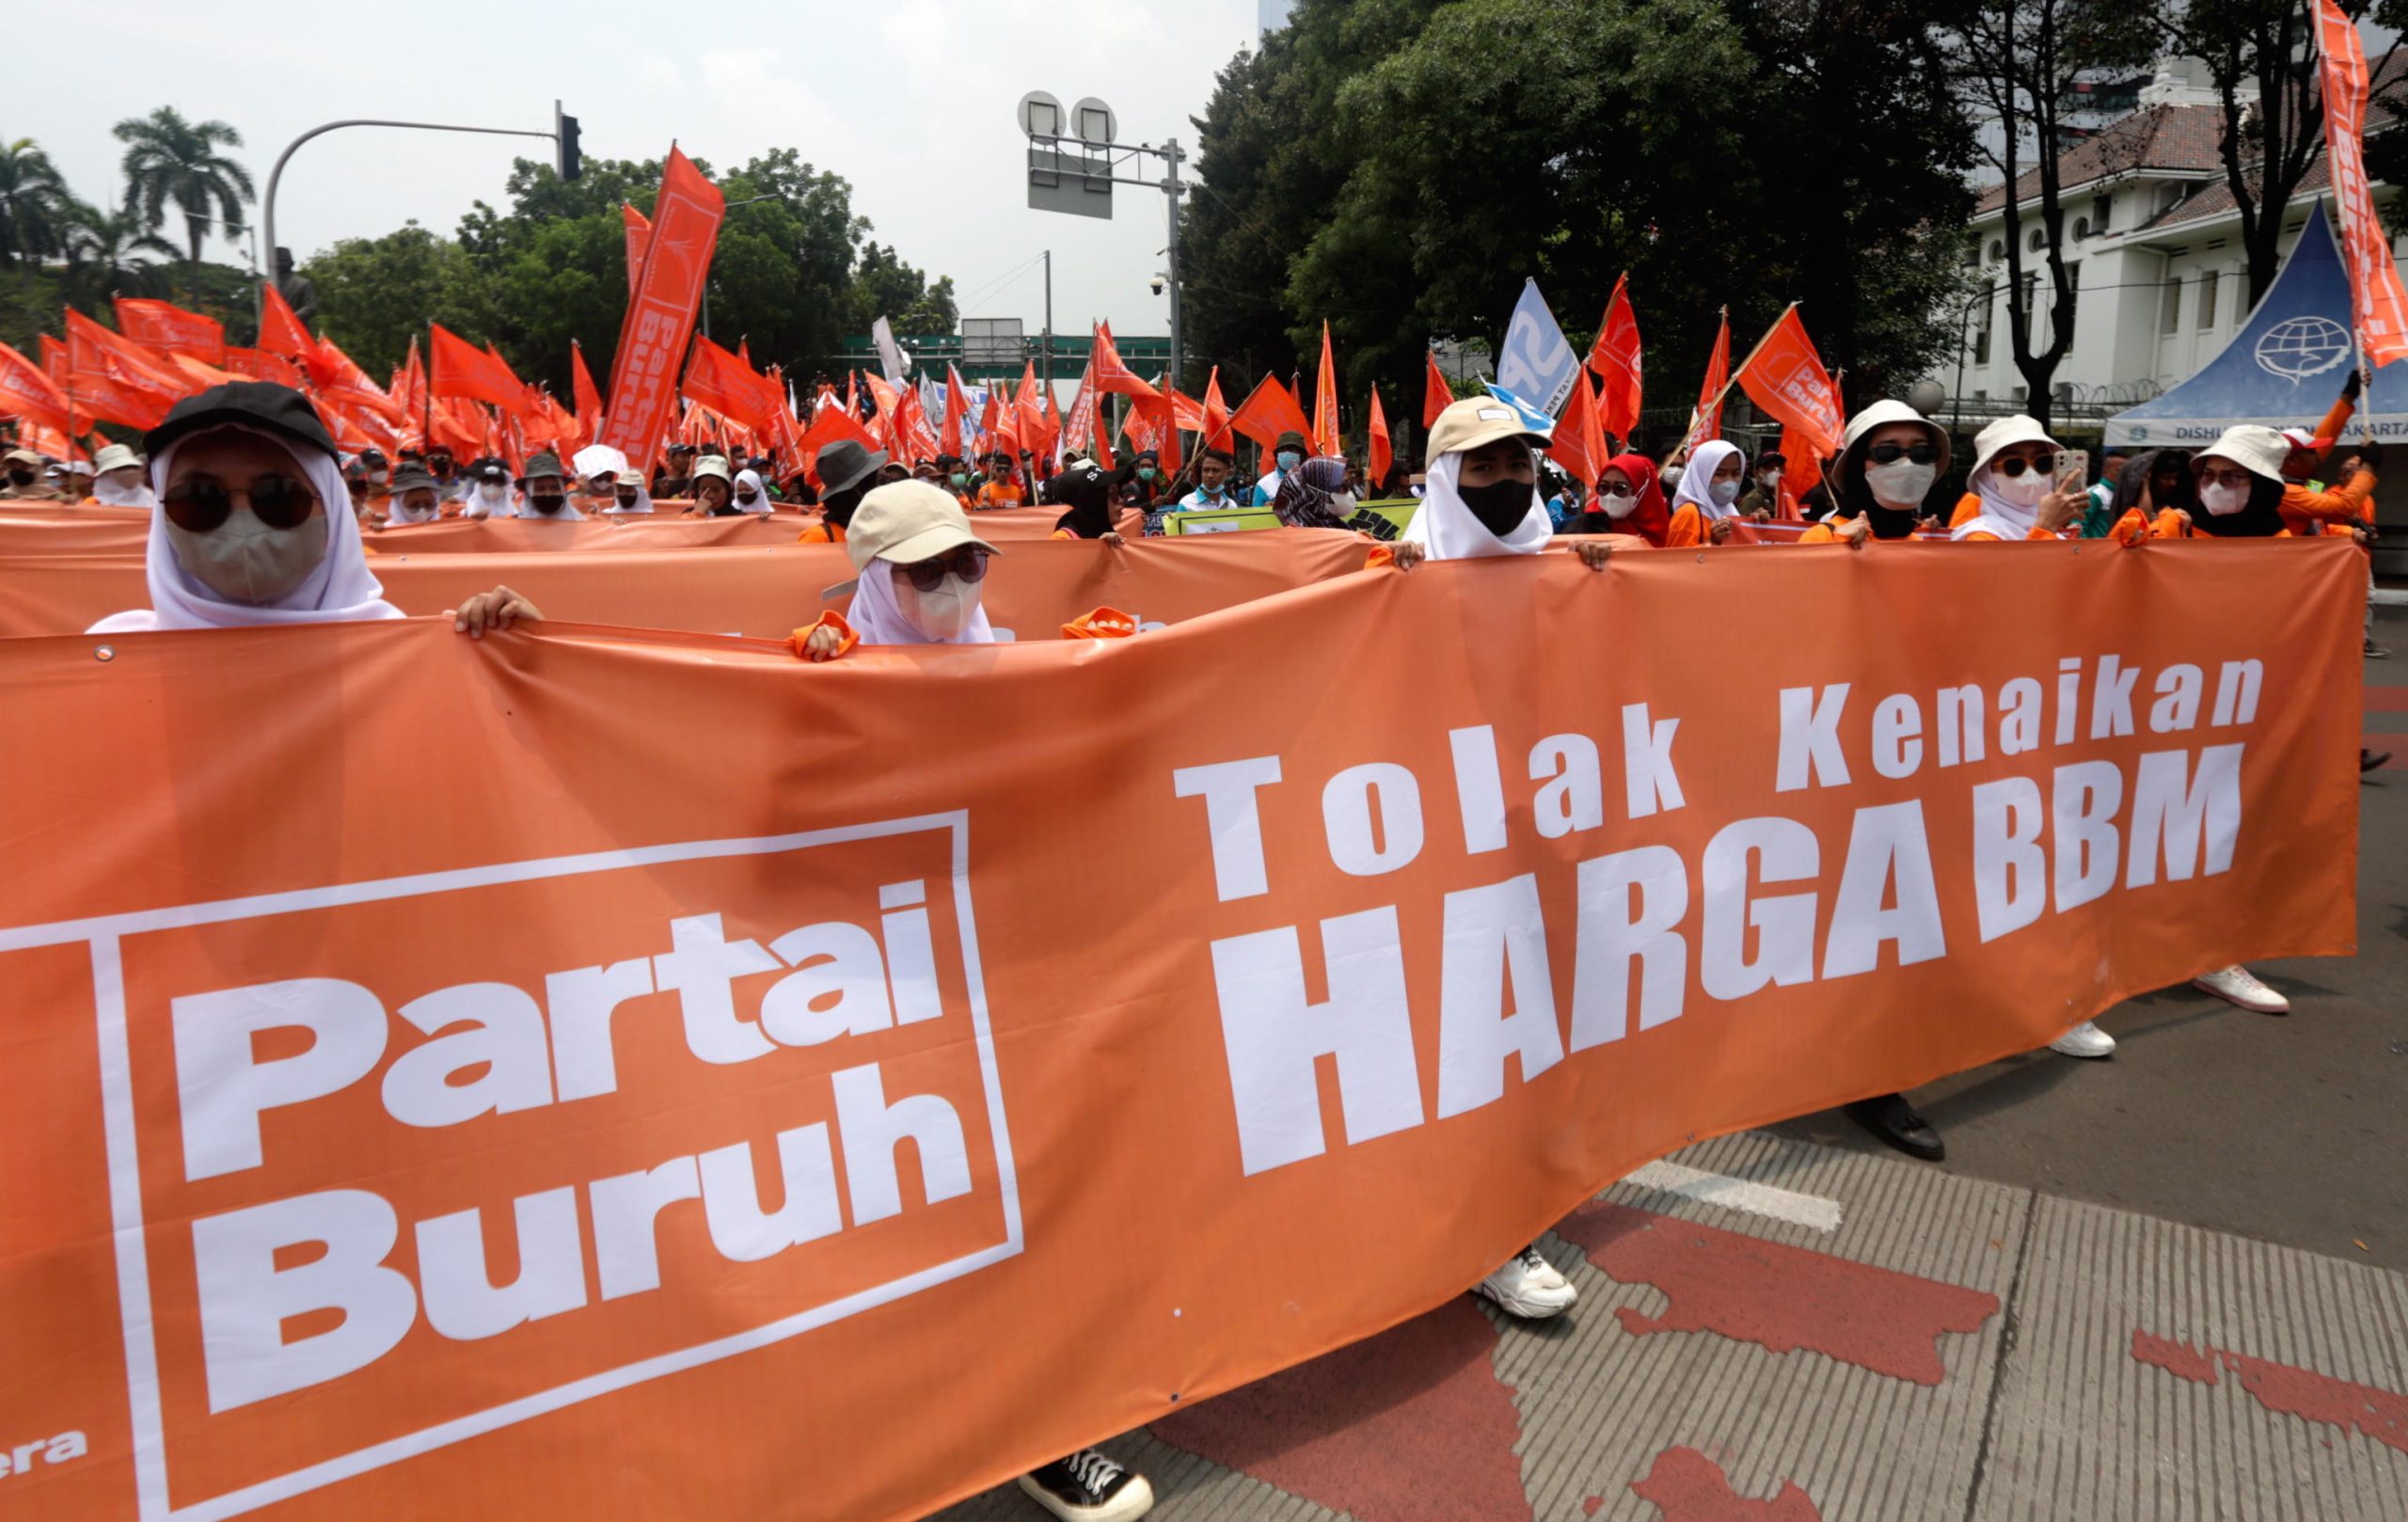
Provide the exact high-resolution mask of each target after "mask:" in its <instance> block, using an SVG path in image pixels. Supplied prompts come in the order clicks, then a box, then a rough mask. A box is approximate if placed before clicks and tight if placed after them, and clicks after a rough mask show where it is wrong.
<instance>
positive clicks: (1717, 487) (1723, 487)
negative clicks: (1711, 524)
mask: <svg viewBox="0 0 2408 1522" xmlns="http://www.w3.org/2000/svg"><path fill="white" fill-rule="evenodd" d="M1706 490H1707V491H1709V492H1711V493H1713V495H1714V505H1715V506H1717V507H1729V506H1730V505H1731V504H1732V503H1733V502H1735V501H1737V500H1738V499H1739V484H1738V483H1737V482H1735V481H1718V482H1716V483H1714V484H1712V485H1711V486H1708V487H1707V488H1706Z"/></svg>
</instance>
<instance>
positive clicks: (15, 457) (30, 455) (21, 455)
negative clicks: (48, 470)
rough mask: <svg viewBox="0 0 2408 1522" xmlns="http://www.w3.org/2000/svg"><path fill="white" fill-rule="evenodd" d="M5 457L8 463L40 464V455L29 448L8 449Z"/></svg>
mask: <svg viewBox="0 0 2408 1522" xmlns="http://www.w3.org/2000/svg"><path fill="white" fill-rule="evenodd" d="M6 458H7V459H8V463H9V464H10V465H40V464H41V456H40V455H39V454H36V453H35V452H33V451H31V450H10V451H9V452H8V454H7V456H6Z"/></svg>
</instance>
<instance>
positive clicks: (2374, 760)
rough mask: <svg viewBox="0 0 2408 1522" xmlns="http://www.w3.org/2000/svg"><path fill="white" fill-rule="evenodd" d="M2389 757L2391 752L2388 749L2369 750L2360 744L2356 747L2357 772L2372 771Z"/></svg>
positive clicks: (2362, 773)
mask: <svg viewBox="0 0 2408 1522" xmlns="http://www.w3.org/2000/svg"><path fill="white" fill-rule="evenodd" d="M2390 759H2391V753H2390V752H2389V751H2369V750H2368V749H2367V748H2366V747H2365V746H2363V745H2361V746H2359V747H2358V771H2359V774H2360V775H2364V774H2365V773H2367V772H2369V771H2372V770H2374V769H2377V768H2379V767H2381V766H2382V765H2383V764H2384V762H2385V761H2388V760H2390Z"/></svg>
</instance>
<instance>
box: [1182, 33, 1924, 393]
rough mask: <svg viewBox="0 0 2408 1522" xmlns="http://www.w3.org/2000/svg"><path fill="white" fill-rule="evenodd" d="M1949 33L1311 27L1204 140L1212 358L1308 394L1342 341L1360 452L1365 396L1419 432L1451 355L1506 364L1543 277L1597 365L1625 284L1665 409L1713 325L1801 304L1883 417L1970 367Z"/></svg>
mask: <svg viewBox="0 0 2408 1522" xmlns="http://www.w3.org/2000/svg"><path fill="white" fill-rule="evenodd" d="M1927 12H1928V8H1927V7H1926V6H1924V5H1921V4H1916V3H1913V0H1603V3H1600V4H1593V5H1584V6H1577V7H1574V6H1564V5H1560V4H1555V3H1552V0H1453V3H1450V4H1444V5H1426V4H1416V3H1412V0H1369V3H1358V4H1352V5H1350V4H1345V3H1341V0H1303V3H1302V4H1300V5H1299V6H1298V7H1297V8H1296V9H1295V11H1294V12H1293V13H1292V16H1291V26H1290V28H1289V29H1288V31H1287V32H1285V33H1280V34H1274V35H1273V36H1270V37H1267V38H1265V39H1264V40H1263V45H1262V50H1261V51H1260V52H1259V54H1253V55H1247V54H1241V55H1239V56H1238V58H1236V59H1235V60H1234V61H1233V62H1232V63H1231V64H1230V65H1229V66H1228V68H1227V69H1226V70H1224V71H1223V73H1222V77H1221V80H1220V84H1219V87H1218V88H1217V89H1216V90H1215V92H1214V95H1213V98H1212V103H1211V104H1210V105H1209V106H1208V108H1207V111H1206V115H1205V117H1204V118H1203V119H1201V120H1200V121H1199V122H1198V123H1197V125H1198V126H1199V128H1200V129H1201V130H1202V132H1203V151H1202V154H1201V156H1200V158H1199V163H1198V169H1199V177H1200V179H1201V180H1202V182H1203V186H1202V189H1201V191H1200V192H1199V194H1198V196H1197V198H1196V214H1195V215H1194V216H1193V217H1192V218H1191V219H1190V220H1189V222H1188V224H1187V226H1186V227H1185V228H1183V229H1182V234H1181V239H1180V255H1181V263H1182V267H1183V268H1184V269H1185V270H1187V271H1188V272H1190V278H1189V280H1188V283H1187V285H1186V291H1187V293H1188V297H1189V304H1188V309H1187V317H1188V331H1189V333H1190V334H1191V335H1193V337H1192V339H1191V345H1192V346H1193V348H1194V349H1195V351H1196V353H1197V355H1198V356H1199V357H1210V358H1211V359H1216V360H1218V361H1220V362H1221V363H1222V365H1223V366H1224V368H1225V370H1226V369H1227V367H1228V366H1229V365H1230V364H1231V363H1233V362H1234V363H1237V364H1239V365H1242V366H1244V368H1245V371H1246V373H1245V374H1244V378H1243V380H1242V381H1241V382H1239V383H1238V384H1239V386H1240V388H1243V387H1244V386H1247V385H1251V384H1252V382H1253V381H1254V380H1255V379H1256V378H1257V376H1258V375H1259V372H1261V371H1265V370H1268V371H1271V372H1273V373H1280V374H1283V375H1284V374H1285V373H1286V372H1287V371H1288V370H1289V369H1290V368H1291V367H1301V368H1309V366H1310V364H1311V362H1312V357H1313V356H1314V355H1315V354H1317V352H1318V348H1319V342H1320V333H1321V323H1322V321H1323V319H1324V318H1326V319H1327V320H1328V321H1329V323H1330V326H1331V331H1332V334H1333V336H1334V337H1335V339H1336V340H1337V342H1338V346H1339V364H1340V367H1341V371H1342V373H1343V376H1344V382H1345V390H1344V395H1343V397H1342V402H1343V404H1344V406H1345V407H1346V408H1347V409H1348V411H1349V413H1350V419H1349V423H1348V426H1349V429H1350V431H1351V432H1353V433H1355V435H1357V436H1359V429H1360V424H1359V421H1358V420H1354V419H1353V418H1352V416H1351V414H1352V413H1353V411H1354V410H1355V409H1356V408H1359V407H1360V406H1361V404H1362V395H1361V393H1362V388H1363V387H1364V385H1365V383H1366V382H1369V381H1371V380H1374V379H1376V380H1377V381H1378V382H1379V383H1380V384H1381V385H1382V387H1383V388H1384V389H1385V390H1386V395H1387V399H1388V402H1389V406H1388V413H1389V416H1390V418H1391V419H1397V418H1400V417H1404V418H1409V417H1411V416H1412V415H1413V413H1414V412H1415V410H1416V407H1415V403H1416V402H1417V401H1418V398H1419V396H1420V394H1421V378H1420V369H1421V355H1422V352H1423V350H1424V348H1425V346H1426V345H1427V344H1428V342H1429V341H1431V340H1433V339H1439V338H1444V339H1456V340H1463V341H1487V342H1489V343H1491V344H1494V343H1495V342H1496V341H1498V340H1499V339H1501V337H1502V329H1503V325H1504V324H1505V322H1506V320H1507V318H1508V316H1509V315H1510V313H1511V311H1512V309H1513V302H1514V300H1515V297H1516V295H1517V294H1518V293H1519V290H1520V288H1521V284H1522V281H1523V279H1524V278H1525V277H1536V278H1537V279H1538V281H1539V283H1540V286H1541V288H1542V289H1543V290H1544V291H1545V293H1546V294H1547V296H1548V298H1549V299H1550V301H1551V302H1552V303H1553V304H1554V305H1555V308H1556V311H1557V315H1558V317H1559V319H1560V320H1561V321H1562V322H1563V324H1564V326H1565V330H1566V332H1567V334H1568V335H1569V336H1570V337H1571V338H1572V339H1573V341H1575V343H1576V344H1578V343H1585V342H1586V341H1587V340H1588V338H1589V336H1590V334H1591V333H1592V331H1593V327H1592V325H1593V324H1594V323H1595V322H1596V320H1597V317H1598V315H1599V314H1600V313H1601V312H1602V310H1603V309H1604V306H1605V297H1606V294H1607V293H1608V292H1609V291H1610V290H1611V289H1612V286H1613V282H1614V278H1615V277H1616V276H1617V275H1619V274H1621V273H1623V272H1624V271H1627V272H1628V273H1629V276H1630V280H1631V287H1632V291H1633V293H1634V299H1635V301H1636V303H1637V305H1638V309H1639V315H1640V325H1641V327H1642V329H1643V331H1644V332H1645V334H1646V337H1647V342H1648V350H1649V358H1650V361H1651V362H1650V364H1649V366H1648V370H1649V379H1650V381H1651V383H1652V384H1651V387H1650V390H1651V393H1652V394H1653V395H1654V397H1655V398H1656V401H1657V403H1658V404H1659V405H1660V404H1662V403H1663V402H1664V401H1665V400H1666V399H1667V398H1672V399H1675V400H1677V401H1678V402H1679V403H1682V404H1685V403H1686V402H1687V398H1688V397H1690V396H1693V395H1695V394H1696V393H1695V388H1696V383H1697V379H1698V375H1699V371H1700V369H1701V368H1702V366H1703V360H1704V357H1705V354H1706V349H1707V346H1708V344H1709V342H1710V341H1711V339H1712V336H1713V332H1714V325H1715V323H1716V321H1717V313H1718V311H1719V309H1721V308H1722V307H1723V306H1725V305H1726V304H1727V305H1728V306H1729V307H1730V309H1731V325H1732V330H1733V333H1734V334H1735V341H1736V342H1737V343H1739V344H1740V345H1741V346H1742V347H1743V348H1744V346H1745V345H1746V344H1747V343H1748V342H1750V341H1751V340H1752V338H1753V335H1754V334H1755V333H1758V332H1761V331H1762V330H1763V328H1764V327H1765V326H1766V325H1768V324H1769V323H1770V322H1771V321H1772V320H1773V319H1774V318H1775V317H1776V316H1778V315H1779V314H1780V312H1781V310H1782V308H1783V307H1784V306H1785V305H1787V303H1788V302H1789V301H1790V300H1792V299H1797V300H1799V301H1802V302H1803V303H1804V304H1805V306H1804V316H1805V320H1806V322H1807V325H1808V327H1809V329H1810V330H1811V331H1812V332H1813V333H1814V337H1815V341H1816V343H1817V345H1818V346H1819V347H1820V348H1821V350H1822V353H1823V355H1824V357H1825V358H1826V359H1827V360H1828V361H1829V362H1830V363H1831V364H1833V365H1834V366H1836V367H1843V368H1845V369H1846V370H1847V371H1848V372H1849V374H1850V377H1851V379H1850V381H1849V389H1850V391H1851V392H1853V393H1855V394H1857V395H1859V396H1872V395H1878V394H1880V392H1881V391H1882V390H1883V389H1886V388H1890V387H1892V386H1893V385H1897V384H1903V383H1904V382H1905V381H1907V380H1910V379H1912V378H1914V376H1915V375H1916V374H1918V373H1920V372H1921V371H1922V369H1923V368H1924V367H1925V366H1926V365H1928V364H1929V363H1931V362H1932V361H1933V360H1934V359H1936V357H1938V355H1939V354H1940V353H1941V351H1942V350H1944V349H1945V348H1946V347H1947V345H1948V343H1949V341H1950V339H1951V336H1952V335H1951V333H1950V332H1949V331H1948V330H1947V328H1946V325H1945V324H1944V323H1942V322H1939V321H1935V320H1934V318H1933V315H1932V314H1933V311H1934V309H1935V306H1936V305H1937V304H1938V303H1939V302H1941V301H1942V300H1944V299H1945V298H1946V296H1947V295H1948V293H1951V292H1953V291H1954V290H1955V288H1956V286H1957V281H1958V276H1957V264H1958V255H1959V253H1960V251H1961V246H1960V245H1959V244H1958V243H1957V241H1956V238H1955V236H1954V230H1955V229H1957V228H1958V227H1960V226H1961V225H1962V223H1963V220H1964V217H1965V214H1966V213H1967V211H1968V210H1969V209H1970V206H1971V199H1972V198H1971V193H1970V191H1969V190H1968V189H1967V186H1966V178H1965V177H1966V172H1967V170H1968V169H1969V167H1970V166H1971V163H1972V132H1971V129H1970V127H1969V126H1968V124H1967V121H1966V119H1965V117H1964V114H1963V113H1962V112H1961V111H1960V110H1959V109H1958V107H1957V103H1956V102H1955V101H1954V100H1952V99H1951V97H1950V94H1949V91H1948V88H1947V82H1946V79H1945V77H1944V76H1943V75H1942V74H1941V71H1939V68H1938V63H1939V53H1938V45H1939V39H1938V35H1937V33H1936V30H1935V28H1934V26H1933V24H1932V23H1931V22H1930V20H1929V18H1928V14H1927ZM1801 145H1805V146H1804V151H1801ZM1188 378H1189V381H1190V383H1191V384H1193V382H1194V381H1195V380H1196V378H1197V377H1196V376H1194V375H1191V376H1190V377H1188ZM1223 384H1224V386H1225V387H1227V386H1229V385H1230V384H1231V377H1229V376H1228V375H1227V374H1225V375H1224V376H1223Z"/></svg>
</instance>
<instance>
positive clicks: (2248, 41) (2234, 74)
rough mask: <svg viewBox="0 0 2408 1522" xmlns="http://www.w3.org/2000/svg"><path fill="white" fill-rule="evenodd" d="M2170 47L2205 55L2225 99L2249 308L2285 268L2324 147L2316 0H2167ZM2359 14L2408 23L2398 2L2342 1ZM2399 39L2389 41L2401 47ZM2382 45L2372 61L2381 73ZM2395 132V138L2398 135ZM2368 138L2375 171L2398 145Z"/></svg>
mask: <svg viewBox="0 0 2408 1522" xmlns="http://www.w3.org/2000/svg"><path fill="white" fill-rule="evenodd" d="M2341 10H2342V12H2343V13H2344V14H2346V15H2347V16H2349V17H2350V19H2351V20H2353V21H2359V20H2368V19H2371V20H2372V21H2374V22H2376V23H2377V24H2381V25H2383V26H2385V27H2389V28H2391V29H2392V30H2393V31H2394V32H2395V33H2396V32H2397V31H2398V30H2399V28H2400V27H2401V26H2403V25H2408V4H2403V3H2401V0H2381V3H2376V0H2341ZM2313 11H2314V4H2313V0H2169V3H2168V4H2167V5H2166V31H2165V44H2164V45H2165V46H2166V47H2167V49H2168V50H2169V51H2172V52H2176V53H2181V54H2186V55H2191V56H2194V57H2197V58H2201V59H2204V60H2206V63H2207V66H2208V79H2209V82H2210V84H2211V85H2213V86H2214V87H2215V91H2216V98H2217V100H2218V102H2219V103H2221V104H2222V105H2223V107H2224V118H2223V122H2224V124H2223V128H2222V130H2221V132H2220V134H2219V135H2218V138H2217V143H2216V149H2217V156H2218V158H2219V159H2220V160H2221V162H2222V164H2223V167H2224V182H2225V185H2226V189H2228V190H2229V191H2230V192H2231V193H2232V199H2233V205H2234V207H2235V208H2236V209H2237V210H2238V211H2239V212H2240V213H2241V247H2242V253H2243V254H2244V255H2245V256H2246V258H2247V260H2248V265H2249V301H2250V304H2251V305H2252V306H2255V305H2256V304H2257V298H2258V297H2260V296H2262V295H2264V294H2265V293H2266V288H2267V287H2268V286H2270V285H2272V284H2273V283H2274V274H2275V272H2276V271H2277V270H2278V269H2280V268H2281V266H2282V254H2283V225H2284V223H2285V222H2286V221H2288V220H2289V216H2288V213H2289V207H2290V203H2291V198H2292V197H2294V196H2296V195H2297V194H2298V193H2299V187H2300V184H2301V182H2303V181H2305V179H2306V178H2307V173H2308V170H2309V169H2310V168H2312V167H2314V166H2315V164H2316V160H2317V157H2318V155H2319V154H2321V152H2322V151H2323V150H2324V97H2323V92H2322V90H2321V87H2319V85H2318V82H2317V69H2318V64H2319V59H2318V55H2317V51H2316V45H2315V38H2316V24H2315V20H2314V14H2313ZM2398 45H2399V44H2398V40H2397V38H2396V37H2395V39H2394V40H2393V44H2392V46H2393V47H2394V48H2396V47H2397V46H2398ZM2390 57H2391V50H2390V49H2385V50H2384V51H2383V52H2382V53H2379V54H2377V55H2374V56H2373V57H2371V58H2369V59H2368V73H2369V74H2370V75H2372V76H2373V77H2375V78H2377V79H2380V78H2381V77H2382V75H2383V71H2384V64H2386V63H2388V62H2389V61H2390ZM2390 135H2392V136H2397V135H2398V134H2397V133H2393V134H2390ZM2381 142H2382V138H2380V137H2378V138H2377V139H2376V140H2375V143H2370V144H2368V150H2369V163H2368V172H2369V173H2380V172H2382V170H2381V169H2378V168H2377V166H2376V164H2375V163H2374V162H2372V161H2373V159H2374V158H2376V157H2380V158H2381V159H2382V161H2383V164H2382V167H2383V168H2385V169H2387V168H2391V167H2394V166H2396V164H2395V161H2396V160H2397V159H2398V158H2399V156H2400V154H2399V150H2397V149H2396V148H2394V149H2390V150H2389V151H2387V152H2384V153H2380V154H2378V153H2377V152H2376V151H2375V150H2376V144H2379V143H2381Z"/></svg>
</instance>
